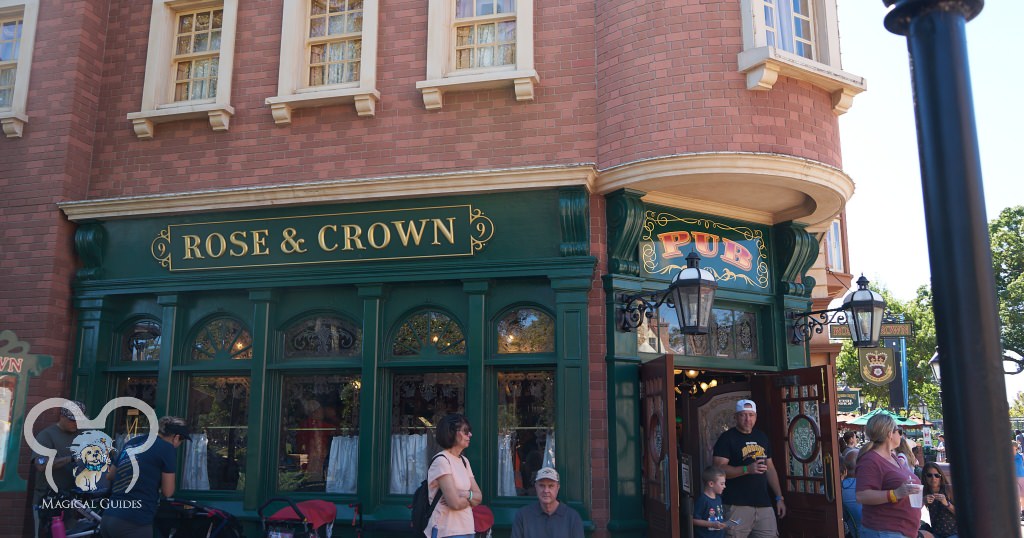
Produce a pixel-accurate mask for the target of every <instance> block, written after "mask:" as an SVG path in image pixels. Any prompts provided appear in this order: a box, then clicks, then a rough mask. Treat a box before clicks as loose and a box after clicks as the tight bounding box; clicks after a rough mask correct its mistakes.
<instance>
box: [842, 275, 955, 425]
mask: <svg viewBox="0 0 1024 538" xmlns="http://www.w3.org/2000/svg"><path fill="white" fill-rule="evenodd" d="M871 287H872V288H873V289H875V291H877V292H879V293H881V294H882V297H884V298H885V302H886V304H887V305H888V309H889V311H890V312H892V313H893V315H896V316H899V315H903V317H904V319H905V320H906V321H909V322H911V323H913V324H914V337H913V338H908V339H907V378H908V382H907V390H908V391H909V392H910V398H909V400H910V407H911V410H912V411H915V410H916V409H917V406H918V404H919V403H920V402H922V401H923V402H924V403H926V404H927V405H928V409H929V413H930V414H931V416H932V417H936V418H937V417H941V416H942V410H941V409H942V406H941V405H940V402H939V387H938V385H936V384H935V379H934V378H933V377H932V372H931V367H930V366H928V361H929V360H931V358H932V355H934V354H935V315H934V314H933V313H932V293H931V290H930V289H929V288H928V287H926V286H921V287H920V288H918V289H917V295H916V296H915V297H914V298H913V299H911V300H909V301H905V302H901V301H899V300H897V299H896V298H894V297H893V296H892V294H891V293H889V291H888V290H885V289H878V288H876V287H875V286H874V285H872V286H871ZM836 373H837V379H836V382H837V383H839V384H840V385H844V384H845V385H846V386H850V387H860V388H861V389H862V390H861V401H862V402H864V403H868V402H871V403H874V405H875V407H890V405H889V387H888V386H884V387H878V386H875V385H871V384H869V383H866V382H865V381H864V380H863V379H862V378H861V375H860V362H859V360H858V359H857V350H856V348H854V347H853V344H851V343H850V342H849V341H847V342H844V343H843V349H842V352H840V354H839V356H838V357H837V358H836Z"/></svg>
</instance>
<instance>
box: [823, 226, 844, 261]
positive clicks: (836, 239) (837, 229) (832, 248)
mask: <svg viewBox="0 0 1024 538" xmlns="http://www.w3.org/2000/svg"><path fill="white" fill-rule="evenodd" d="M825 255H826V256H827V260H828V267H829V268H831V269H832V270H833V271H836V272H839V273H845V272H846V266H845V264H844V263H843V227H842V223H841V222H840V221H838V220H834V221H832V225H831V226H829V227H828V232H827V233H826V234H825Z"/></svg>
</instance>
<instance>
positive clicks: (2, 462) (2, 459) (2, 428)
mask: <svg viewBox="0 0 1024 538" xmlns="http://www.w3.org/2000/svg"><path fill="white" fill-rule="evenodd" d="M13 408H14V391H13V390H11V389H9V388H7V387H0V478H2V477H3V476H4V474H5V472H6V467H7V439H8V437H9V436H10V434H11V410H12V409H13Z"/></svg>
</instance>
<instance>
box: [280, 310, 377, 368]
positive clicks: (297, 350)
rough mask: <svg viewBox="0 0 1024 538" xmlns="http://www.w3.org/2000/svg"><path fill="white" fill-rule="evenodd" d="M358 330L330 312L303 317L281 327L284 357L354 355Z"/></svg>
mask: <svg viewBox="0 0 1024 538" xmlns="http://www.w3.org/2000/svg"><path fill="white" fill-rule="evenodd" d="M362 349H363V348H362V331H361V330H360V329H359V328H358V327H356V326H355V325H354V324H352V323H350V322H349V321H347V320H345V319H342V318H338V317H331V316H314V317H310V318H306V319H304V320H302V321H300V322H298V323H296V324H294V325H292V326H291V327H289V328H288V329H287V330H286V331H285V335H284V357H285V358H286V359H295V358H316V357H358V356H360V354H361V353H362Z"/></svg>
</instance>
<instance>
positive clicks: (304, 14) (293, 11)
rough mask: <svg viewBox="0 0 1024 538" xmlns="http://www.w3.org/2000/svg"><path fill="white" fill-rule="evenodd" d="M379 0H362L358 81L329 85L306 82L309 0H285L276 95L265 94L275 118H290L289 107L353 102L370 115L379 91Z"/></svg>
mask: <svg viewBox="0 0 1024 538" xmlns="http://www.w3.org/2000/svg"><path fill="white" fill-rule="evenodd" d="M379 21H380V5H379V0H363V33H362V37H361V39H362V50H361V53H360V56H359V81H358V82H350V83H346V84H332V85H330V86H312V87H311V86H309V84H308V82H307V81H308V80H309V52H308V51H307V50H306V36H307V35H308V32H309V29H308V25H309V0H284V15H283V16H282V17H281V62H280V64H281V67H280V69H279V70H278V74H277V95H276V96H275V97H268V98H267V99H266V103H267V104H268V105H270V112H271V114H273V116H274V122H275V123H277V124H279V125H285V124H289V123H291V122H292V110H295V109H298V108H311V107H319V106H330V105H337V104H344V103H353V104H354V105H355V109H356V114H358V115H359V116H363V117H373V116H374V114H376V107H377V101H379V100H380V92H379V91H377V35H378V33H379V30H380V22H379Z"/></svg>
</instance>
